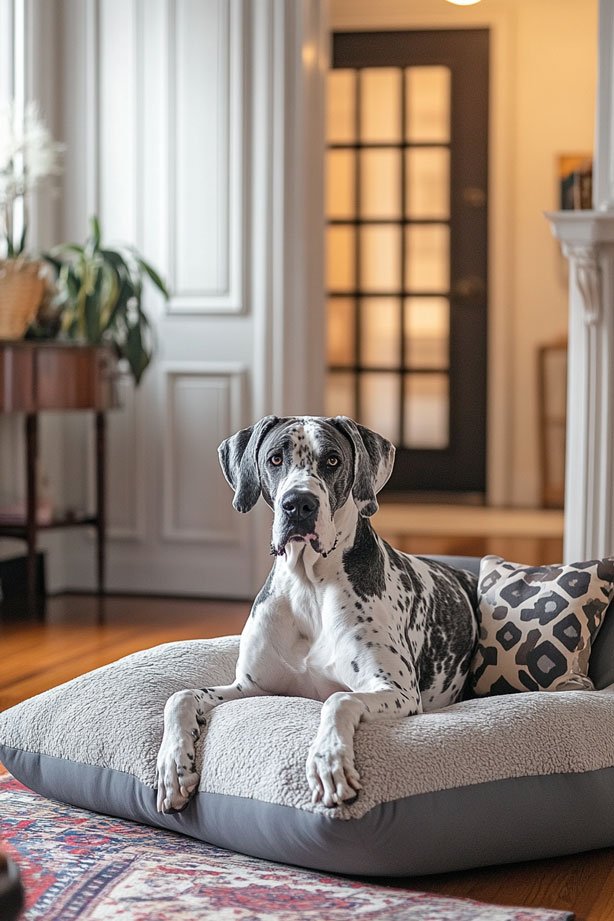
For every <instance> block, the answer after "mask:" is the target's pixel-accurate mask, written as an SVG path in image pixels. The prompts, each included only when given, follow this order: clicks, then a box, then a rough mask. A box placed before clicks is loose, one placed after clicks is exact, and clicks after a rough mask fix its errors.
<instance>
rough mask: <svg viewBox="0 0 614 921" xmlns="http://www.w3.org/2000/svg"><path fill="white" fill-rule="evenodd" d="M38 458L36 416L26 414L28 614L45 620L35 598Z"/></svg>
mask: <svg viewBox="0 0 614 921" xmlns="http://www.w3.org/2000/svg"><path fill="white" fill-rule="evenodd" d="M37 458H38V416H37V415H36V413H27V414H26V542H27V546H28V556H27V564H26V565H27V569H26V573H27V606H28V614H30V615H34V614H36V615H37V616H38V617H39V619H41V620H44V619H45V608H44V605H43V604H42V600H41V605H40V607H39V606H38V605H37V597H36V506H37V496H36V462H37Z"/></svg>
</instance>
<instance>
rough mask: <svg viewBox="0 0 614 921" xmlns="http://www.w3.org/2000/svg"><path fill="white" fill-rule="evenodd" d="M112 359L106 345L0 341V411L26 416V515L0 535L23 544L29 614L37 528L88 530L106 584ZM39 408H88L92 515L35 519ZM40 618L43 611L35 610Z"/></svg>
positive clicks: (0, 527) (100, 583)
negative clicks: (91, 432)
mask: <svg viewBox="0 0 614 921" xmlns="http://www.w3.org/2000/svg"><path fill="white" fill-rule="evenodd" d="M116 379H117V358H116V355H115V352H113V350H112V349H110V348H108V347H106V346H88V345H72V344H67V343H58V342H34V341H32V342H30V341H22V340H20V341H15V342H14V341H8V340H0V413H14V412H21V413H24V414H25V437H26V483H27V487H26V514H25V518H24V520H23V521H20V522H6V521H5V522H3V521H2V519H1V518H0V537H12V538H16V539H18V540H23V541H25V542H26V544H27V548H28V555H27V601H28V610H29V611H30V612H34V611H35V610H36V539H37V533H38V531H39V530H49V529H52V528H74V527H83V526H90V527H94V528H96V534H97V587H98V594H99V595H102V594H103V593H104V582H105V531H106V517H105V454H106V437H105V435H106V432H105V428H106V425H105V423H106V419H105V412H106V410H108V409H113V408H115V407H117V406H119V399H118V394H117V387H116ZM44 410H69V411H70V410H93V411H94V418H95V430H96V511H95V513H94V514H93V515H83V516H81V517H72V516H67V515H65V516H58V517H55V518H53V520H52V521H50V522H49V523H45V524H40V523H39V522H38V521H37V483H36V464H37V457H38V413H39V412H41V411H44ZM38 613H39V616H40V617H41V619H44V609H43V608H42V607H41V608H39V609H38Z"/></svg>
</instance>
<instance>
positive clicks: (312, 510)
mask: <svg viewBox="0 0 614 921" xmlns="http://www.w3.org/2000/svg"><path fill="white" fill-rule="evenodd" d="M319 506H320V500H319V499H318V497H317V496H314V495H313V493H310V492H306V491H305V490H303V489H291V490H290V491H289V492H287V493H286V494H285V496H284V497H283V499H282V500H281V507H282V508H283V510H284V512H285V513H286V515H288V516H289V517H290V518H292V519H294V520H295V521H305V520H306V519H308V518H313V517H314V516H315V514H316V512H317V511H318V508H319Z"/></svg>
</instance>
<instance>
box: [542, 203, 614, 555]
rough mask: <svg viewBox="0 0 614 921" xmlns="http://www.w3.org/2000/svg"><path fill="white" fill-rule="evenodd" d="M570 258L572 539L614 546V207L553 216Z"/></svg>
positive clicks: (583, 549)
mask: <svg viewBox="0 0 614 921" xmlns="http://www.w3.org/2000/svg"><path fill="white" fill-rule="evenodd" d="M546 217H547V218H548V220H549V221H550V224H551V227H552V232H553V234H554V236H555V237H556V238H557V239H558V240H559V241H560V243H561V246H562V250H563V253H564V255H565V256H566V257H567V259H568V260H569V267H570V279H569V359H568V372H567V451H566V482H565V546H564V556H565V560H566V561H568V562H573V561H574V560H588V559H594V558H596V557H604V556H610V555H612V554H613V553H614V494H613V484H614V427H613V420H614V212H609V213H608V212H604V211H559V212H551V213H548V214H547V215H546Z"/></svg>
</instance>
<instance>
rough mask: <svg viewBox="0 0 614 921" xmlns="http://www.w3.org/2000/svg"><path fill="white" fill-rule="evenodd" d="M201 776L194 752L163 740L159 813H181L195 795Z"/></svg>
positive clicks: (158, 783) (158, 781)
mask: <svg viewBox="0 0 614 921" xmlns="http://www.w3.org/2000/svg"><path fill="white" fill-rule="evenodd" d="M199 780H200V775H199V774H198V772H197V770H196V767H195V762H194V749H193V747H190V746H189V744H185V743H183V742H181V741H179V740H173V739H166V738H164V739H163V740H162V745H161V746H160V751H159V753H158V761H157V764H156V786H157V788H158V797H157V809H158V812H180V811H181V810H182V809H185V807H186V806H187V804H188V802H189V801H190V799H191V797H192V796H193V795H194V793H195V792H196V789H197V787H198V781H199Z"/></svg>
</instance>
